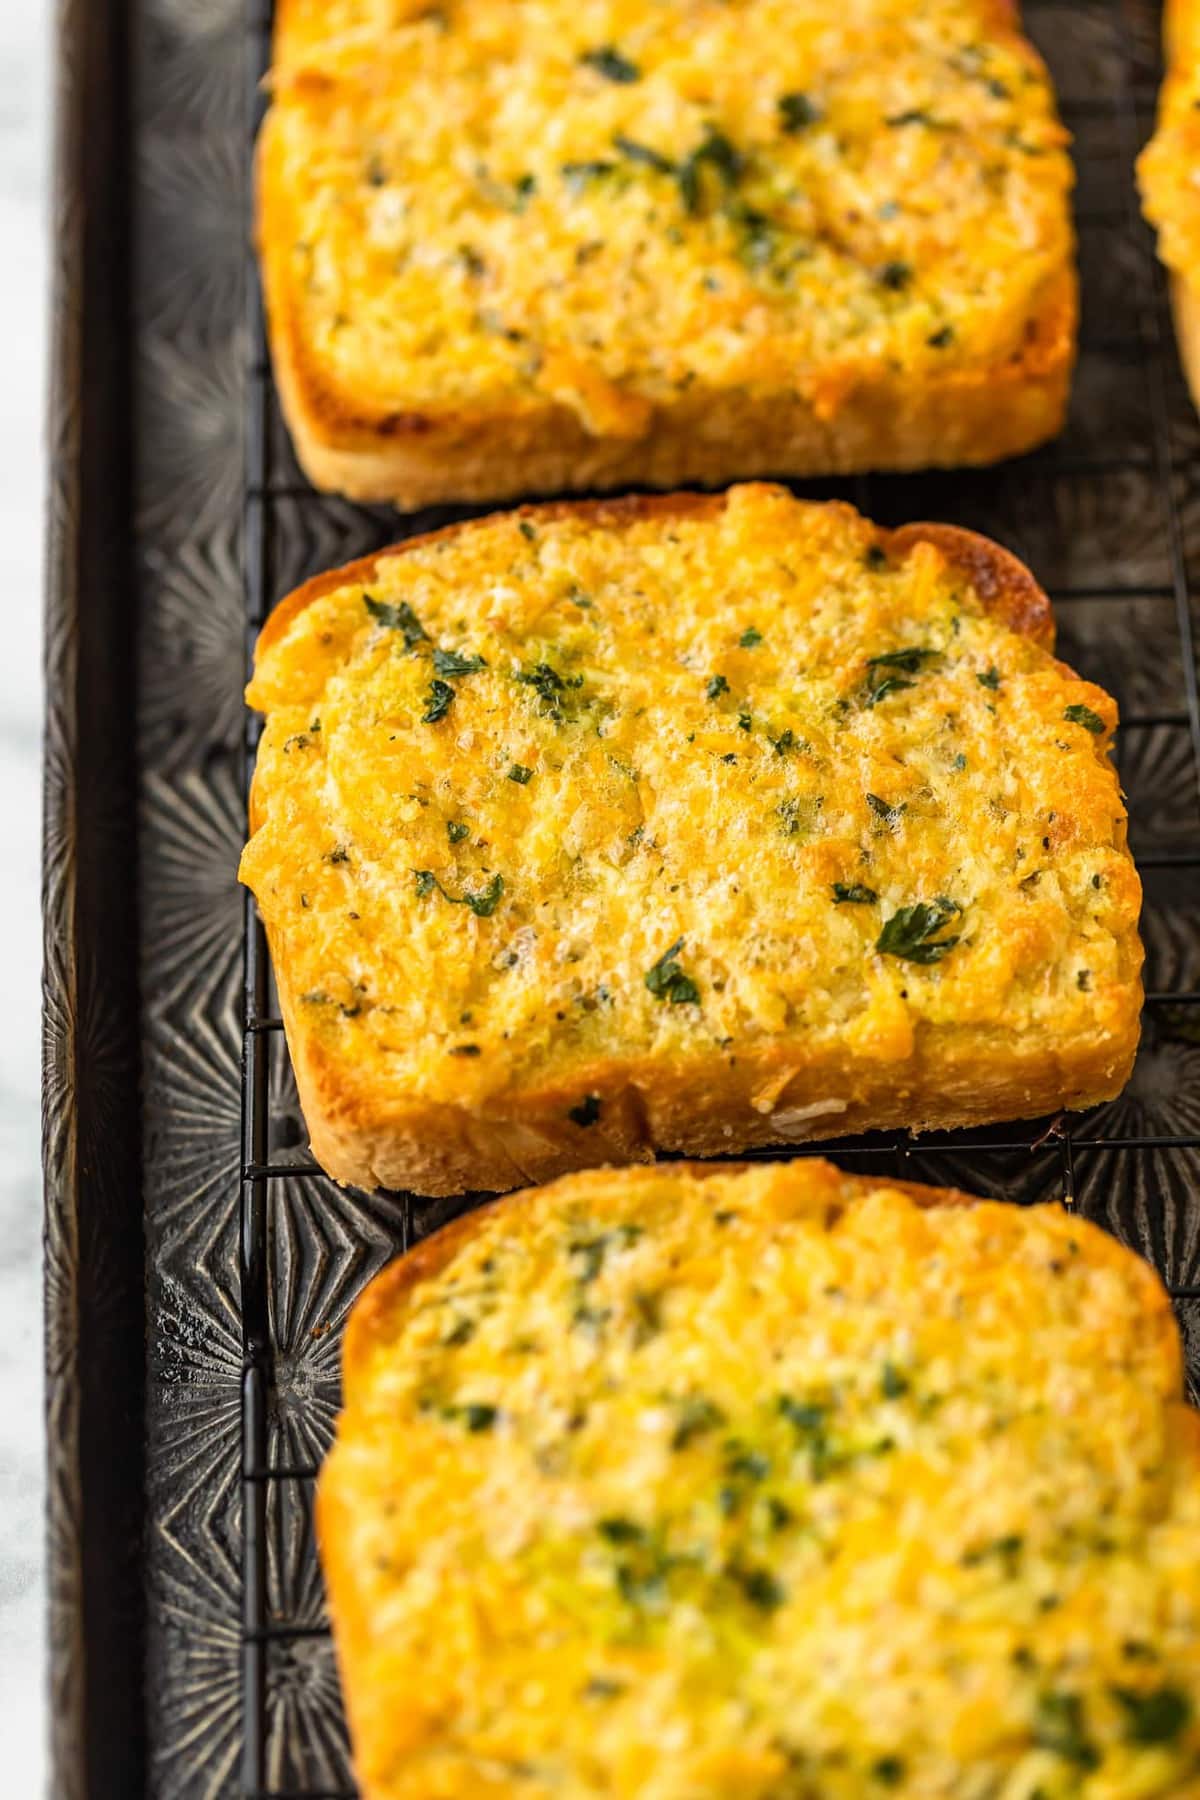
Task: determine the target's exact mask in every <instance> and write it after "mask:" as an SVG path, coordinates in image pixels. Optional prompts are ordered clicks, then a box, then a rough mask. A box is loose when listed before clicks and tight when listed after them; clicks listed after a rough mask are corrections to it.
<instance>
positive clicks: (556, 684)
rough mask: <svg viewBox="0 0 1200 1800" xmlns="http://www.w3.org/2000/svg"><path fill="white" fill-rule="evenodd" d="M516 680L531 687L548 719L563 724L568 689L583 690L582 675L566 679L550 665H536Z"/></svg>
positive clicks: (522, 671)
mask: <svg viewBox="0 0 1200 1800" xmlns="http://www.w3.org/2000/svg"><path fill="white" fill-rule="evenodd" d="M516 679H517V680H518V681H519V682H520V683H521V684H522V685H523V686H524V687H531V688H532V689H533V690H534V692H535V693H536V694H537V697H538V699H539V700H540V701H541V703H542V711H543V713H544V714H545V715H546V717H547V718H550V719H554V720H556V721H557V722H558V723H559V724H561V723H562V717H563V710H562V709H563V695H564V694H565V693H566V691H567V689H568V688H581V687H582V686H583V676H582V675H572V676H567V677H564V676H562V675H560V674H559V673H558V670H557V669H552V668H551V667H550V665H549V663H544V662H543V663H535V664H534V666H533V668H532V669H521V670H520V671H519V672H518V674H517V676H516Z"/></svg>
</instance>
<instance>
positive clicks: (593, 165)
mask: <svg viewBox="0 0 1200 1800" xmlns="http://www.w3.org/2000/svg"><path fill="white" fill-rule="evenodd" d="M616 166H617V165H616V163H614V162H606V161H605V160H604V159H603V158H602V157H596V158H593V160H592V161H591V162H565V163H563V165H562V168H561V170H560V173H561V175H562V178H563V180H564V181H565V182H566V184H567V186H568V187H569V188H570V190H571V192H572V193H573V194H578V193H580V192H581V191H582V190H583V189H584V188H585V187H586V186H587V184H588V182H589V181H600V180H601V179H602V178H603V177H604V176H605V175H611V174H612V172H613V170H614V169H615V168H616Z"/></svg>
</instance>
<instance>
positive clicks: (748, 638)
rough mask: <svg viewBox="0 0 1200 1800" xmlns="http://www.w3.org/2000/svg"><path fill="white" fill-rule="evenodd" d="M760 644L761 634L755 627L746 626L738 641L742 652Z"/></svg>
mask: <svg viewBox="0 0 1200 1800" xmlns="http://www.w3.org/2000/svg"><path fill="white" fill-rule="evenodd" d="M761 643H762V632H761V631H760V630H759V629H758V626H757V625H747V627H746V629H745V631H743V633H742V635H741V637H740V638H739V639H738V645H739V647H740V648H741V649H743V650H753V648H754V646H755V645H756V644H761Z"/></svg>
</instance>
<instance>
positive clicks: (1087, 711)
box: [1063, 706, 1104, 737]
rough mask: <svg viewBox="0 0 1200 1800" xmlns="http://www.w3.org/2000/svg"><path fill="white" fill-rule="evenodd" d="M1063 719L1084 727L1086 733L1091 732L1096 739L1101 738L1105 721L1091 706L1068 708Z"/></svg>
mask: <svg viewBox="0 0 1200 1800" xmlns="http://www.w3.org/2000/svg"><path fill="white" fill-rule="evenodd" d="M1063 718H1064V719H1068V720H1069V721H1070V723H1071V724H1072V725H1082V726H1083V729H1084V730H1085V731H1090V732H1091V733H1092V734H1093V736H1095V737H1099V735H1100V733H1101V732H1102V731H1103V730H1104V720H1103V719H1102V718H1101V717H1100V714H1099V713H1094V712H1093V711H1092V709H1091V707H1090V706H1068V708H1067V710H1066V711H1065V712H1064V714H1063Z"/></svg>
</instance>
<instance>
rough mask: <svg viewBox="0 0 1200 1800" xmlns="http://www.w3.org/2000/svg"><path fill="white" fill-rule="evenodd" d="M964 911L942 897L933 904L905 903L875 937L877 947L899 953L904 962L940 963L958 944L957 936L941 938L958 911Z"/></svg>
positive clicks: (891, 953)
mask: <svg viewBox="0 0 1200 1800" xmlns="http://www.w3.org/2000/svg"><path fill="white" fill-rule="evenodd" d="M961 911H962V908H961V906H956V905H955V903H954V901H953V900H947V899H945V898H944V897H942V896H939V898H938V899H937V900H935V901H934V902H933V903H932V904H931V905H927V904H926V903H925V902H924V901H923V900H919V901H918V902H917V904H916V905H915V906H902V907H901V908H900V910H899V912H894V913H893V914H892V916H891V918H890V919H888V920H887V922H886V923H885V925H884V927H883V930H882V931H881V932H880V934H879V936H878V937H877V938H876V940H875V948H876V950H878V951H879V952H880V953H881V954H882V955H884V956H898V957H901V958H903V960H904V961H905V962H914V963H935V962H940V961H941V960H942V958H943V956H946V955H947V954H948V953H949V952H950V951H951V950H953V948H954V946H955V945H956V944H957V943H958V941H959V939H958V937H948V938H938V939H937V942H936V943H935V942H934V941H933V940H934V939H935V938H936V937H937V933H938V932H939V931H941V930H942V929H943V927H944V926H946V925H947V924H948V923H949V921H950V920H951V919H952V918H953V917H954V915H955V913H959V912H961Z"/></svg>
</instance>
